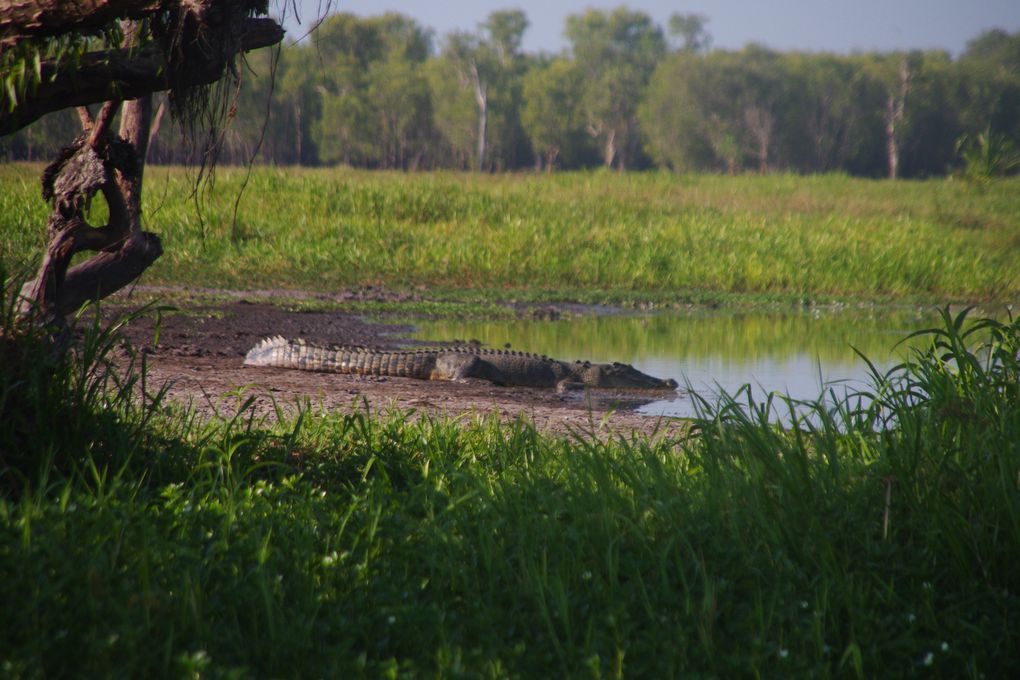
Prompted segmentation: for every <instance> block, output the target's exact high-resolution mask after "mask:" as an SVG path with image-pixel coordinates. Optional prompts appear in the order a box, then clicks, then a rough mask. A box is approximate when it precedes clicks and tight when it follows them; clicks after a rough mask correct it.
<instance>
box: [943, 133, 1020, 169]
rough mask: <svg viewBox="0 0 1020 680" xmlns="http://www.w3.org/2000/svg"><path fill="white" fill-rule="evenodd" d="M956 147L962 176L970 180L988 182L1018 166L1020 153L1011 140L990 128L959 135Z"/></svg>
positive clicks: (1019, 164) (1019, 165)
mask: <svg viewBox="0 0 1020 680" xmlns="http://www.w3.org/2000/svg"><path fill="white" fill-rule="evenodd" d="M956 149H957V152H958V153H959V154H960V158H961V159H962V160H963V172H962V174H963V177H964V178H966V179H968V180H970V181H972V182H988V181H990V180H992V179H995V178H997V177H1004V176H1005V175H1009V174H1011V173H1012V172H1013V171H1014V170H1016V169H1017V168H1018V167H1020V153H1018V152H1017V148H1016V146H1015V145H1014V144H1013V142H1012V141H1011V140H1010V139H1009V138H1007V137H1005V136H1003V135H998V134H995V133H994V132H992V130H991V129H990V128H986V129H985V130H984V132H981V133H979V134H977V135H974V136H969V135H964V136H963V137H960V139H959V141H958V142H957V144H956Z"/></svg>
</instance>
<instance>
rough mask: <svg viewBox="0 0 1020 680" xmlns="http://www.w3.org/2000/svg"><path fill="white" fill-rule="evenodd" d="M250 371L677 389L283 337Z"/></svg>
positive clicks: (586, 366) (627, 373) (579, 369)
mask: <svg viewBox="0 0 1020 680" xmlns="http://www.w3.org/2000/svg"><path fill="white" fill-rule="evenodd" d="M244 363H245V365H248V366H272V367H277V368H296V369H302V370H306V371H324V372H331V373H351V374H360V375H380V376H394V377H406V378H418V379H421V380H454V381H466V380H471V379H476V380H487V381H489V382H492V383H494V384H497V385H517V386H521V387H554V388H556V389H557V390H558V391H565V390H569V389H583V388H585V387H598V388H610V389H644V390H675V389H676V388H677V382H676V381H675V380H673V379H671V378H667V379H660V378H655V377H652V376H650V375H647V374H645V373H642V372H641V371H639V370H637V369H636V368H634V367H633V366H630V365H628V364H620V363H615V362H614V363H611V364H597V363H591V362H589V361H575V362H573V363H570V362H566V361H557V360H556V359H550V358H549V357H546V356H543V355H538V354H531V353H528V352H516V351H508V350H495V349H482V348H478V347H473V346H455V347H442V348H432V347H430V348H425V349H412V350H387V349H373V348H366V347H330V346H320V345H313V344H309V343H306V342H304V341H303V340H287V339H286V338H283V337H281V336H276V337H272V338H266V339H265V340H262V341H261V342H259V343H258V344H257V345H255V347H253V348H252V349H251V350H250V351H249V352H248V354H247V356H246V357H245V359H244Z"/></svg>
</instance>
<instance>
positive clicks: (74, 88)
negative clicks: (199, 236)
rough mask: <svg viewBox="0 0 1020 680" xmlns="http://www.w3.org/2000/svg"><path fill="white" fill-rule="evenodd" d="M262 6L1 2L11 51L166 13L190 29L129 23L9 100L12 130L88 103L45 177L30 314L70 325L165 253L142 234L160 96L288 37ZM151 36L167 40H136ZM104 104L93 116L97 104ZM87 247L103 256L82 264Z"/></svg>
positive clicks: (198, 0) (236, 2) (43, 72)
mask: <svg viewBox="0 0 1020 680" xmlns="http://www.w3.org/2000/svg"><path fill="white" fill-rule="evenodd" d="M259 11H260V10H259V4H258V2H257V0H83V1H82V2H77V3H69V2H62V1H60V0H25V1H23V2H19V3H6V4H3V5H0V48H3V47H5V46H11V45H18V44H19V42H21V41H25V40H27V41H33V40H40V39H45V38H47V37H52V36H58V35H62V34H65V33H75V32H78V31H82V30H85V29H89V28H95V27H96V26H102V25H104V24H107V23H108V22H109V21H110V20H111V19H116V18H138V17H144V16H147V15H150V14H152V13H154V12H170V13H171V14H172V15H173V16H175V17H176V18H177V21H176V22H172V23H173V25H175V26H177V27H178V30H177V32H175V33H173V34H172V35H169V36H167V35H165V34H163V33H159V34H157V33H155V32H154V30H155V29H153V28H152V26H151V25H150V24H149V22H150V21H155V20H154V19H150V20H145V21H129V22H127V23H125V24H124V25H123V27H124V29H125V30H124V32H123V33H124V42H123V44H122V45H120V46H113V47H112V48H111V49H107V50H105V51H101V52H94V53H88V54H84V55H81V58H80V59H79V60H78V62H77V68H76V69H74V70H73V71H72V72H69V71H68V70H67V68H66V66H62V65H61V64H59V63H55V62H54V63H51V62H46V61H43V62H40V63H37V65H36V72H37V74H38V76H39V82H38V83H37V84H36V86H35V87H32V88H28V89H27V90H26V91H25V92H24V93H23V94H21V95H18V94H17V93H14V92H13V91H12V92H11V95H10V96H11V101H10V102H7V101H2V102H0V103H2V104H4V106H3V107H0V134H6V133H9V132H13V131H15V130H17V129H19V128H20V127H23V126H25V125H27V124H28V123H30V122H32V121H33V120H35V119H36V118H38V117H39V116H41V115H43V114H45V113H48V112H50V111H56V110H59V109H63V108H68V107H70V106H77V107H78V113H79V118H80V119H81V124H82V129H83V134H82V135H81V136H79V137H78V138H77V139H76V140H75V141H74V142H73V143H72V144H71V145H70V146H69V147H67V148H66V149H64V150H63V151H62V152H61V153H60V154H59V156H58V158H57V159H56V160H55V161H53V162H52V163H51V164H50V165H49V166H47V168H46V170H45V171H44V173H43V198H44V199H45V200H46V201H47V202H48V203H49V204H50V205H51V207H52V211H51V213H50V217H49V219H48V221H47V227H46V228H47V237H48V243H47V247H46V250H45V252H44V253H43V259H42V263H41V265H40V267H39V271H38V274H37V276H36V278H35V279H34V280H32V281H29V282H28V283H26V284H25V285H24V287H23V288H22V290H21V296H20V300H19V310H20V311H21V312H22V313H23V314H25V315H32V316H36V317H37V318H39V319H40V320H41V321H43V322H45V323H47V324H52V325H54V326H56V327H58V328H59V327H61V326H63V324H64V318H65V317H66V316H67V315H68V314H70V313H72V312H74V311H75V310H77V309H78V308H79V307H80V306H81V305H82V304H83V303H84V302H86V301H89V300H98V299H101V298H103V297H106V296H107V295H110V294H111V293H113V292H115V291H117V290H119V289H120V288H122V287H124V286H126V285H128V284H129V283H131V282H132V281H134V280H135V279H137V278H138V277H139V276H140V275H141V274H142V272H143V271H145V269H146V268H148V267H149V266H150V265H151V264H152V263H153V262H155V260H156V259H157V258H158V257H159V256H160V255H161V254H162V252H163V249H162V246H161V244H160V240H159V237H158V236H156V235H155V234H152V233H150V232H147V231H144V230H143V229H142V209H141V200H142V179H143V173H144V168H145V156H146V152H147V150H148V144H149V137H150V134H149V133H150V123H151V118H152V93H153V92H158V91H161V90H172V92H173V93H175V94H177V95H181V94H182V93H183V94H184V96H185V98H186V97H187V92H189V91H191V90H193V89H194V88H196V87H201V86H204V85H208V84H211V83H214V82H216V81H217V80H219V79H221V78H222V77H223V76H224V75H225V74H227V73H228V72H230V71H231V70H232V69H233V64H234V58H235V55H236V54H237V53H238V52H241V51H245V50H249V49H255V48H258V47H265V46H268V45H272V44H275V43H277V42H279V41H280V40H281V39H282V38H283V30H282V29H281V28H280V26H279V25H278V24H276V22H275V21H273V20H271V19H264V18H263V19H259V18H250V16H249V15H250V13H259ZM261 11H264V7H262V10H261ZM140 31H149V32H150V33H152V34H153V37H155V38H156V40H154V41H151V42H146V43H144V44H143V43H142V41H141V40H138V41H136V37H138V34H139V32H140ZM160 40H162V42H160ZM138 45H141V47H139V46H138ZM118 47H119V49H118ZM3 94H4V96H6V95H7V94H8V93H7V92H6V91H5V92H4V93H3ZM124 100H130V101H127V103H126V104H124V110H123V113H122V119H121V126H120V135H115V134H114V133H113V132H112V131H111V129H110V126H111V124H112V121H113V117H114V115H115V113H116V112H117V110H118V108H120V106H121V104H122V102H124ZM102 101H105V103H104V104H103V106H102V109H101V110H100V112H99V114H98V115H97V116H96V117H95V118H93V116H92V114H91V112H90V111H89V110H88V108H87V105H88V104H90V103H96V102H102ZM8 104H12V105H8ZM195 115H196V116H197V114H195ZM98 193H101V194H102V196H103V197H104V198H105V199H106V203H107V206H108V208H109V220H108V222H107V223H106V224H105V225H102V226H93V225H91V224H89V222H88V220H87V217H88V207H89V204H90V202H91V201H92V199H93V198H94V197H95V196H96V194H98ZM83 251H93V252H95V253H96V254H95V255H94V256H92V257H91V258H90V259H88V260H86V261H84V262H82V263H80V264H78V265H76V266H74V267H70V264H71V259H72V258H73V257H74V255H75V254H77V253H79V252H83Z"/></svg>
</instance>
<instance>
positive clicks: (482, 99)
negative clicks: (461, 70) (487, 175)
mask: <svg viewBox="0 0 1020 680" xmlns="http://www.w3.org/2000/svg"><path fill="white" fill-rule="evenodd" d="M471 81H472V85H473V86H474V90H475V103H476V104H477V105H478V143H477V145H476V147H475V168H476V169H477V170H478V171H479V172H481V170H482V168H483V167H484V164H485V145H486V135H487V134H488V131H487V128H488V125H489V98H488V96H487V92H486V89H487V88H486V87H485V83H483V82H482V78H481V76H480V75H479V73H478V64H477V63H475V61H474V60H472V61H471Z"/></svg>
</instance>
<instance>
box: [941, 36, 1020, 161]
mask: <svg viewBox="0 0 1020 680" xmlns="http://www.w3.org/2000/svg"><path fill="white" fill-rule="evenodd" d="M956 67H957V71H958V75H959V83H960V92H959V95H958V96H959V100H960V104H959V106H960V118H961V124H962V125H963V127H964V129H965V131H966V132H967V133H968V134H970V135H976V134H978V133H980V132H982V131H983V130H986V129H987V130H988V131H989V133H991V134H992V135H999V136H1002V137H1003V138H1005V139H1008V140H1010V142H1011V143H1012V144H1013V145H1016V146H1020V31H1016V32H1014V33H1008V32H1006V31H1004V30H1001V29H994V30H990V31H985V32H984V33H982V34H981V35H979V36H977V37H976V38H974V39H973V40H971V41H970V42H969V43H967V49H966V50H965V51H964V52H963V54H962V55H960V58H959V59H958V60H957V62H956Z"/></svg>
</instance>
